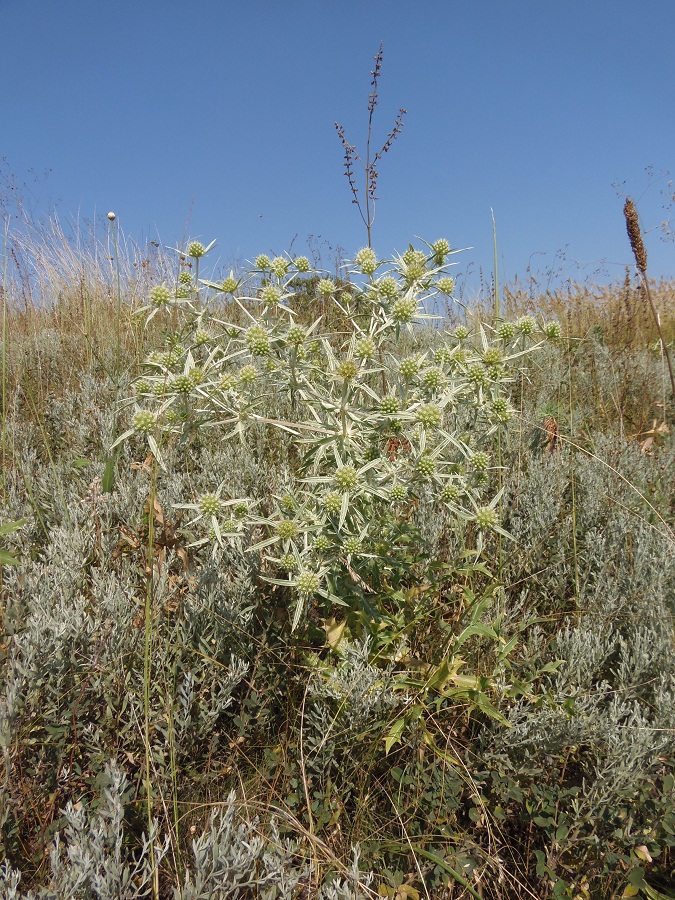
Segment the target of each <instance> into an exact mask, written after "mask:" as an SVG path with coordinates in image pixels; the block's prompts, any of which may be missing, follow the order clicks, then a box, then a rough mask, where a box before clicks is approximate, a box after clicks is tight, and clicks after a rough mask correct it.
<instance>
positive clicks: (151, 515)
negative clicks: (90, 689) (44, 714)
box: [143, 457, 159, 900]
mask: <svg viewBox="0 0 675 900" xmlns="http://www.w3.org/2000/svg"><path fill="white" fill-rule="evenodd" d="M156 497H157V460H156V459H155V458H154V457H153V460H152V471H151V475H150V493H149V495H148V499H147V505H148V544H147V560H146V566H145V575H146V579H145V611H144V619H145V621H144V626H145V627H144V643H143V738H144V745H145V760H144V767H145V773H144V775H145V797H146V812H147V821H148V834H150V831H151V829H152V799H153V792H152V777H151V768H152V751H151V749H150V685H151V678H152V641H153V612H154V559H153V557H154V542H155V500H156ZM150 853H151V863H152V866H153V869H155V876H154V878H155V883H154V888H153V897H154V898H155V900H159V881H158V877H159V876H158V873H157V871H156V868H155V854H154V848H153V846H152V845H151V846H150Z"/></svg>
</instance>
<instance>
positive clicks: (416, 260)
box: [403, 247, 427, 266]
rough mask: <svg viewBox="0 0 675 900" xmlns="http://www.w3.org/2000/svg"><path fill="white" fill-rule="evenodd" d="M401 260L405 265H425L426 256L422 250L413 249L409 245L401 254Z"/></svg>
mask: <svg viewBox="0 0 675 900" xmlns="http://www.w3.org/2000/svg"><path fill="white" fill-rule="evenodd" d="M403 262H404V264H405V265H406V266H413V265H418V266H426V264H427V257H426V254H425V253H424V251H423V250H414V249H413V248H412V247H409V248H408V249H407V250H406V251H405V253H404V254H403Z"/></svg>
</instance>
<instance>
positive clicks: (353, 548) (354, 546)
mask: <svg viewBox="0 0 675 900" xmlns="http://www.w3.org/2000/svg"><path fill="white" fill-rule="evenodd" d="M342 549H343V550H344V552H345V553H346V554H347V555H348V556H351V555H352V554H355V553H360V552H361V541H360V540H359V539H358V538H357V537H348V538H347V539H346V540H345V542H344V543H343V544H342Z"/></svg>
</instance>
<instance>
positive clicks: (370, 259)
mask: <svg viewBox="0 0 675 900" xmlns="http://www.w3.org/2000/svg"><path fill="white" fill-rule="evenodd" d="M441 250H442V251H443V252H442V253H441V252H440V251H441ZM453 252H454V251H450V249H449V245H448V244H447V242H438V241H437V242H436V243H435V244H433V245H428V249H427V251H423V250H415V249H414V248H413V247H412V246H411V247H409V249H408V250H407V251H406V252H405V253H404V254H403V255H402V256H400V255H396V256H395V257H394V259H393V260H390V261H388V262H387V261H381V262H379V263H377V265H373V263H374V262H375V259H374V255H373V254H372V252H371V251H366V250H362V251H360V252H359V253H358V254H357V257H356V259H355V261H354V266H353V267H352V268H351V269H350V270H348V271H347V272H346V274H345V280H346V281H348V282H350V289H351V294H350V301H351V302H350V304H349V305H348V307H345V306H344V305H342V304H341V301H340V299H339V298H340V297H341V292H340V291H339V290H338V289H337V288H336V283H335V282H334V281H333V280H332V279H328V278H325V277H323V273H321V272H315V271H311V270H310V271H309V273H308V274H309V278H310V279H311V282H310V281H301V282H299V281H298V278H297V273H296V272H294V271H293V270H292V267H291V266H290V263H288V261H286V260H283V259H282V258H280V257H279V258H277V259H275V260H273V261H272V262H270V261H269V260H268V259H267V258H264V259H263V258H262V257H258V258H257V259H256V262H255V267H254V268H253V269H252V270H250V271H249V272H247V273H245V274H244V275H243V276H242V277H240V278H239V279H238V288H239V292H240V296H239V297H238V298H237V300H236V301H235V302H236V310H235V313H236V319H237V321H236V322H235V321H234V320H233V321H223V320H222V319H220V318H218V319H217V320H216V319H215V317H212V316H210V309H209V306H210V304H211V303H212V301H213V300H214V299H217V298H218V296H219V295H220V296H221V297H222V294H223V285H222V284H218V283H216V282H210V281H202V282H201V287H200V288H199V289H198V290H195V292H194V293H193V295H192V298H191V300H190V301H189V302H188V304H187V305H186V304H185V303H184V304H183V307H182V308H183V309H184V310H185V311H186V313H187V314H186V320H185V323H184V325H183V327H182V329H181V331H180V333H179V334H177V335H176V339H175V341H174V344H173V349H172V351H171V356H170V357H169V356H168V355H164V356H160V357H157V356H153V357H151V358H149V359H148V365H147V371H146V372H144V373H143V384H144V386H146V387H147V386H149V387H150V391H149V392H148V394H147V395H144V398H146V397H147V402H146V403H145V404H144V407H143V408H142V409H138V408H137V411H136V413H135V415H134V420H133V426H132V428H131V429H130V430H129V431H127V432H126V433H125V434H124V435H123V436H122V437H121V438H119V439H118V442H119V441H121V440H124V439H126V438H128V437H130V436H131V435H132V434H134V433H136V434H138V435H139V436H140V437H141V438H143V437H144V438H145V439H146V440H147V441H148V443H149V446H150V450H151V451H152V452H153V453H154V454H155V456H156V457H157V459H158V461H159V462H160V464H162V456H161V451H160V445H161V444H162V443H164V442H166V441H168V440H169V438H170V436H172V435H180V436H181V437H182V436H184V435H185V434H186V432H188V431H190V430H191V429H192V430H193V431H194V429H195V428H197V427H198V428H209V427H218V428H220V429H222V432H223V439H225V440H228V439H231V438H233V437H236V438H237V439H238V440H240V441H242V442H246V441H247V433H248V432H249V430H250V429H251V427H252V426H257V427H260V426H264V427H265V428H268V429H269V428H277V429H282V430H283V431H285V432H286V434H290V435H291V437H292V440H293V442H294V443H295V446H296V452H297V455H298V458H299V459H300V463H299V465H298V466H297V468H296V469H295V470H294V472H293V476H292V478H293V480H294V482H295V483H294V485H293V486H292V489H291V493H292V494H293V496H294V497H295V500H296V505H295V508H294V510H293V515H292V516H291V517H289V516H288V514H287V512H286V511H285V510H284V509H282V508H281V506H280V505H279V502H278V501H277V500H275V499H274V498H273V497H272V496H271V495H272V493H273V491H272V489H271V488H270V491H269V495H270V496H267V497H251V498H250V500H251V503H250V507H249V510H250V511H249V514H248V515H247V517H246V518H245V521H244V522H243V523H242V528H240V529H230V530H227V529H225V528H222V529H221V528H220V527H219V522H218V515H219V512H218V510H216V509H215V507H214V508H213V509H212V508H211V506H209V508H208V509H207V508H205V506H204V501H203V498H202V499H201V500H198V501H197V502H196V503H195V502H193V503H185V504H182V506H184V507H185V508H187V509H190V510H192V511H193V512H194V514H195V516H194V518H193V519H192V522H191V523H189V524H190V525H192V524H195V523H198V522H201V523H202V526H203V527H204V529H205V530H206V528H207V527H208V533H209V534H210V536H211V538H215V539H216V540H217V541H218V542H219V543H221V542H224V541H227V542H232V541H237V540H240V539H241V537H242V534H243V533H244V530H245V528H244V526H248V527H252V528H253V529H254V532H255V533H257V534H258V535H260V537H259V539H258V540H257V542H256V543H254V545H253V546H252V547H251V548H250V549H251V550H252V551H264V552H265V553H269V554H270V555H269V556H267V557H266V558H267V560H268V561H269V562H270V563H271V565H272V568H275V569H276V573H274V572H272V573H270V574H269V575H268V580H269V581H271V582H272V583H276V584H280V585H285V586H287V587H289V588H291V589H293V591H294V593H295V596H296V606H295V613H294V616H293V624H294V626H295V625H296V624H297V623H298V622H299V621H300V619H301V617H302V614H303V610H304V607H305V606H306V605H307V603H308V601H309V600H310V599H311V597H312V596H313V595H319V596H320V597H322V598H323V599H324V600H325V601H328V602H329V603H335V602H337V603H340V604H342V605H344V603H345V602H348V603H349V602H352V603H356V602H358V601H357V600H352V601H346V600H345V598H344V597H343V596H340V594H341V591H340V588H339V583H340V580H341V579H342V578H344V577H346V576H348V577H349V578H351V583H353V582H354V579H356V580H357V583H358V582H361V583H362V584H366V585H370V584H371V582H372V581H373V568H374V566H376V565H379V567H380V571H381V572H382V571H385V570H386V569H387V568H390V567H392V566H393V567H394V568H397V567H398V568H399V569H400V565H402V560H403V557H404V556H405V551H404V546H403V543H402V539H403V531H404V528H403V525H404V523H405V522H406V520H407V518H409V512H410V509H411V504H414V503H415V501H416V500H418V499H419V498H420V496H422V494H424V495H425V496H428V495H429V492H431V493H432V494H433V495H435V496H436V497H437V498H438V503H439V504H441V505H444V504H445V505H446V509H447V511H448V513H451V514H452V515H453V516H455V517H457V516H459V517H463V518H464V519H466V520H475V521H476V523H477V525H478V527H479V532H482V531H484V530H486V529H494V530H497V531H501V528H500V524H499V519H498V515H497V513H496V511H495V498H494V496H492V497H491V496H486V491H488V492H489V478H484V479H478V478H475V479H474V480H473V482H472V486H470V487H467V488H466V490H465V491H463V492H462V493H461V505H460V498H459V497H458V496H456V495H455V491H453V490H451V491H448V490H446V488H447V487H448V486H449V485H451V484H452V482H453V481H454V479H455V478H456V475H457V472H459V471H462V470H463V469H464V468H465V467H466V466H467V465H469V466H470V465H471V464H472V461H473V467H474V468H477V466H476V461H477V460H482V459H483V456H481V451H480V445H481V444H482V443H483V442H484V441H485V439H486V438H487V437H488V436H489V435H490V434H491V433H492V432H494V431H496V430H497V429H499V428H501V427H503V423H504V421H505V419H506V418H507V416H505V415H504V410H505V409H508V404H507V401H506V397H505V395H504V391H505V385H506V384H507V383H508V381H509V378H510V374H509V364H510V363H512V362H513V360H514V359H516V357H519V356H521V355H522V354H523V352H525V350H524V347H523V344H522V337H520V338H519V337H518V336H517V333H516V329H515V327H514V328H513V329H512V331H511V332H509V331H506V332H505V331H504V329H502V331H501V333H500V334H495V335H494V337H493V338H492V337H490V336H489V335H488V334H487V333H486V331H485V330H484V329H483V328H482V327H481V328H479V329H477V330H476V332H475V335H474V338H475V340H474V341H473V343H472V342H471V341H469V340H467V337H468V334H465V333H464V332H462V333H461V334H460V332H459V331H458V332H456V333H455V335H454V336H453V335H451V334H450V333H449V332H446V331H441V332H440V338H441V342H440V346H439V344H437V345H436V346H435V348H434V350H433V351H432V350H428V351H427V352H426V353H423V354H421V355H419V356H417V357H415V358H409V359H404V360H403V361H401V357H402V356H403V352H402V349H403V347H402V345H405V344H406V341H407V344H408V346H409V344H410V338H414V335H415V330H416V327H418V326H419V325H420V324H421V323H423V322H425V321H429V320H430V319H432V318H434V317H433V316H430V315H428V314H427V313H426V312H425V309H426V305H427V303H428V301H431V300H434V299H435V298H436V297H437V296H438V295H439V294H447V291H448V286H449V281H448V279H449V275H448V269H449V267H450V266H451V265H452V263H449V262H446V258H447V257H448V256H452V253H453ZM439 260H440V262H439ZM282 262H283V263H284V264H283V265H281V263H282ZM303 263H304V261H303ZM305 268H306V267H305V266H304V264H303V271H304V269H305ZM261 272H262V273H263V274H262V278H261ZM308 283H313V284H314V285H315V290H316V292H317V307H318V305H319V304H325V303H334V304H335V306H336V307H337V310H338V313H337V314H338V315H339V316H341V317H342V319H343V322H344V327H343V328H340V329H338V330H337V332H336V330H335V329H333V330H332V331H331V332H327V331H325V330H323V331H322V321H321V319H320V318H317V319H316V320H315V321H314V322H313V323H311V324H310V325H309V326H305V325H304V324H303V329H304V330H303V331H302V333H301V332H300V330H299V326H298V323H297V321H296V318H297V316H298V314H299V313H300V312H302V313H303V315H304V316H305V317H306V307H307V302H306V298H307V284H308ZM296 294H299V295H300V294H301V296H302V298H303V300H304V304H303V305H302V306H304V308H301V304H300V303H299V302H296ZM146 310H148V311H149V313H150V315H151V316H152V315H157V314H158V313H159V314H162V313H163V309H158V308H157V307H154V306H150V307H146ZM242 315H243V317H244V320H245V324H244V325H243V327H242V325H241V324H239V323H240V322H241V321H242ZM209 319H212V321H210V322H209V325H208V329H209V334H210V335H213V338H212V340H210V341H209V343H208V344H204V343H201V342H200V341H198V340H197V339H196V338H197V335H198V334H200V333H201V332H202V331H203V330H204V328H205V327H206V324H205V323H206V320H209ZM533 325H534V323H533ZM527 330H528V329H527V328H525V329H524V328H523V325H522V323H520V332H521V333H522V332H523V331H527ZM509 334H510V335H511V338H512V339H511V338H510V337H509ZM217 335H220V337H219V338H218V337H217ZM310 335H311V342H307V340H306V339H307V338H309V336H310ZM460 340H461V341H462V349H461V353H460V352H459V346H458V345H459V341H460ZM493 341H494V342H493ZM305 346H307V347H308V350H305ZM497 363H498V365H497ZM487 364H489V365H487ZM196 370H197V371H198V373H199V378H196V377H194V373H195V371H196ZM477 373H478V375H479V376H480V377H478V375H477ZM154 385H156V386H159V385H161V393H160V391H159V390H158V391H154V390H152V388H153V386H154ZM263 395H266V397H267V398H269V397H279V398H282V397H285V398H287V399H288V400H289V401H290V405H289V406H288V407H287V409H290V411H291V413H292V415H291V417H290V418H289V417H288V414H287V417H286V418H285V419H284V418H282V416H281V415H275V414H272V415H269V413H268V414H267V415H264V414H263V413H262V412H261V402H262V399H263ZM467 409H469V410H471V417H472V428H471V430H470V432H469V433H467V432H466V431H465V429H464V425H462V426H461V427H460V424H459V422H460V413H461V414H462V415H461V418H462V421H463V422H465V421H466V415H465V413H466V410H467ZM394 415H395V418H392V416H394ZM378 448H379V449H380V451H381V452H377V450H378ZM401 448H403V450H401ZM392 489H394V490H395V496H396V497H402V498H404V500H405V502H403V500H402V501H399V502H398V503H397V504H396V505H394V506H392V502H391V501H392ZM218 496H220V495H218ZM451 496H452V500H450V497H451ZM222 499H223V504H222V505H223V508H225V507H226V506H227V505H228V502H229V500H231V499H232V498H229V500H228V498H226V497H225V496H223V498H222ZM238 499H239V500H240V501H241V500H242V499H244V498H238ZM263 510H264V514H263V512H262V511H263ZM202 526H200V527H202ZM502 533H503V534H506V533H505V532H502ZM319 534H320V535H322V536H323V540H322V541H321V542H317V541H316V539H315V538H316V537H317V535H319ZM206 540H208V537H205V538H204V539H203V540H201V541H200V542H199V543H204V542H205V541H206ZM479 540H482V538H479ZM274 545H278V546H274ZM357 545H358V546H359V547H361V546H362V547H364V548H365V547H367V548H369V549H368V552H365V551H364V552H362V553H359V554H355V553H353V552H349V553H348V554H347V556H349V559H347V558H346V555H345V548H354V547H356V546H357ZM324 546H326V549H325V550H322V549H320V548H321V547H324ZM376 546H380V547H382V546H386V547H387V552H386V554H381V555H380V557H379V558H378V554H377V552H376V551H374V550H373V549H372V548H374V547H376ZM280 557H282V558H283V560H284V563H283V565H281V566H280V565H279V560H280ZM291 557H292V558H293V559H295V565H294V566H290V565H288V562H289V559H290V558H291ZM279 569H281V571H279ZM274 574H276V575H278V576H279V577H272V575H274ZM344 593H345V591H344V590H343V591H342V594H344Z"/></svg>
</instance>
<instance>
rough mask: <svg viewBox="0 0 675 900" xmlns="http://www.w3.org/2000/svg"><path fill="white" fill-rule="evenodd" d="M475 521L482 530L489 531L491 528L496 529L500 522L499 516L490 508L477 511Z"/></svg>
mask: <svg viewBox="0 0 675 900" xmlns="http://www.w3.org/2000/svg"><path fill="white" fill-rule="evenodd" d="M474 520H475V522H476V525H477V526H478V527H479V528H480V529H481V530H482V531H487V530H488V529H490V528H494V527H495V525H497V523H498V522H499V516H498V515H497V513H496V512H495V511H494V509H491V508H490V507H489V506H481V507H480V509H478V510H476V514H475V516H474Z"/></svg>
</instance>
